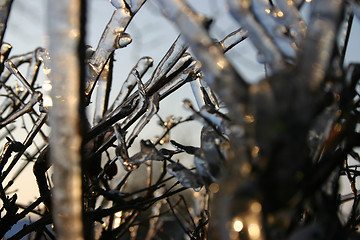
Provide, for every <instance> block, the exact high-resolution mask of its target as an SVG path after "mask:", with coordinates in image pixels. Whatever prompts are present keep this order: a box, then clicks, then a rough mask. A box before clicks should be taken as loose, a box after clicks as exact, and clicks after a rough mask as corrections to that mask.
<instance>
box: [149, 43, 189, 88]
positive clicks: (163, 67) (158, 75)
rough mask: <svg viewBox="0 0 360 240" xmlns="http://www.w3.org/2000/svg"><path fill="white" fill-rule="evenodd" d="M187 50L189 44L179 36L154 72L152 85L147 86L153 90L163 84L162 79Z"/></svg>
mask: <svg viewBox="0 0 360 240" xmlns="http://www.w3.org/2000/svg"><path fill="white" fill-rule="evenodd" d="M187 48H188V44H187V43H186V42H185V41H184V40H183V39H182V37H181V36H178V37H177V39H176V40H175V42H174V43H173V44H172V45H171V47H170V49H169V50H168V51H167V53H166V54H165V56H164V57H163V58H162V59H161V61H160V63H159V64H158V65H157V67H156V69H155V70H154V72H153V74H152V76H151V83H150V84H149V85H148V84H146V86H148V88H153V87H154V86H155V85H159V84H161V79H162V78H163V77H164V76H165V75H166V74H167V73H168V72H169V71H170V69H171V68H172V67H173V66H174V65H175V64H176V62H177V61H178V60H179V59H180V58H181V57H182V56H183V54H184V53H185V51H186V49H187Z"/></svg>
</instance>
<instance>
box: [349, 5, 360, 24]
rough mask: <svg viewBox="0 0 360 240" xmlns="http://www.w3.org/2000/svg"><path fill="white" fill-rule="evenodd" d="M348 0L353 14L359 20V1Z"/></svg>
mask: <svg viewBox="0 0 360 240" xmlns="http://www.w3.org/2000/svg"><path fill="white" fill-rule="evenodd" d="M349 2H350V4H351V9H352V11H353V13H354V15H355V16H356V18H357V19H358V20H359V21H360V3H358V2H356V0H349Z"/></svg>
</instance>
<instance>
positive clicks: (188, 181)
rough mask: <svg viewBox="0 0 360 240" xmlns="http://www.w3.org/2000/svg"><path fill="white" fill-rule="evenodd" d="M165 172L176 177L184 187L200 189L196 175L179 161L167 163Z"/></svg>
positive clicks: (200, 185)
mask: <svg viewBox="0 0 360 240" xmlns="http://www.w3.org/2000/svg"><path fill="white" fill-rule="evenodd" d="M167 172H168V173H169V174H170V175H172V176H174V177H176V179H177V180H178V181H179V182H180V183H181V185H183V186H184V187H186V188H192V189H194V191H196V192H198V191H200V189H201V187H202V184H201V183H199V180H198V175H197V174H196V173H193V172H192V171H190V169H188V168H186V167H184V166H183V165H182V164H181V163H178V162H174V163H170V164H169V165H167Z"/></svg>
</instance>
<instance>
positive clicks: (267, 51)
mask: <svg viewBox="0 0 360 240" xmlns="http://www.w3.org/2000/svg"><path fill="white" fill-rule="evenodd" d="M228 4H229V9H230V13H231V15H232V17H233V18H234V19H235V20H237V21H238V22H239V24H240V25H241V26H242V27H243V28H245V29H247V30H248V31H249V37H250V38H251V40H252V43H253V44H254V46H255V47H256V48H257V49H258V50H259V51H260V53H261V54H262V55H263V56H264V59H265V62H266V63H267V64H269V66H270V67H271V69H272V70H273V71H275V72H276V71H279V70H281V69H283V68H284V67H285V63H284V60H283V57H282V54H281V52H280V50H279V49H278V48H277V46H276V45H275V43H274V41H273V39H272V38H271V37H270V36H269V35H268V33H267V32H266V30H265V29H264V28H263V26H262V25H261V24H260V23H259V22H258V21H257V19H256V18H255V16H254V14H253V13H252V12H251V0H244V1H242V3H241V4H240V2H239V1H237V0H228ZM263 11H265V10H263ZM262 14H264V12H263V13H262Z"/></svg>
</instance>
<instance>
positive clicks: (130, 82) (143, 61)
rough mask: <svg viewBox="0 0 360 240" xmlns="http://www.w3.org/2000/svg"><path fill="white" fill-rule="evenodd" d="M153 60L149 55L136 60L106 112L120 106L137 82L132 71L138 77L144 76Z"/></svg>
mask: <svg viewBox="0 0 360 240" xmlns="http://www.w3.org/2000/svg"><path fill="white" fill-rule="evenodd" d="M153 62H154V60H153V59H152V58H151V57H142V58H140V59H139V61H138V62H137V64H136V66H135V67H134V68H133V69H132V70H131V72H130V73H129V75H128V77H127V78H126V80H125V81H124V83H123V84H122V86H121V89H120V92H119V94H118V95H117V97H116V98H115V100H114V103H113V104H112V105H111V106H110V107H109V110H108V112H111V111H112V110H114V109H115V108H116V107H118V106H120V105H121V104H122V103H123V102H124V101H125V99H127V98H128V96H129V95H130V93H131V92H132V90H133V89H134V87H135V86H136V84H137V80H136V77H135V75H134V74H133V71H134V70H136V71H137V72H138V73H139V76H140V78H142V77H143V76H144V74H145V73H146V72H147V70H148V69H149V68H150V67H152V65H153Z"/></svg>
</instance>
